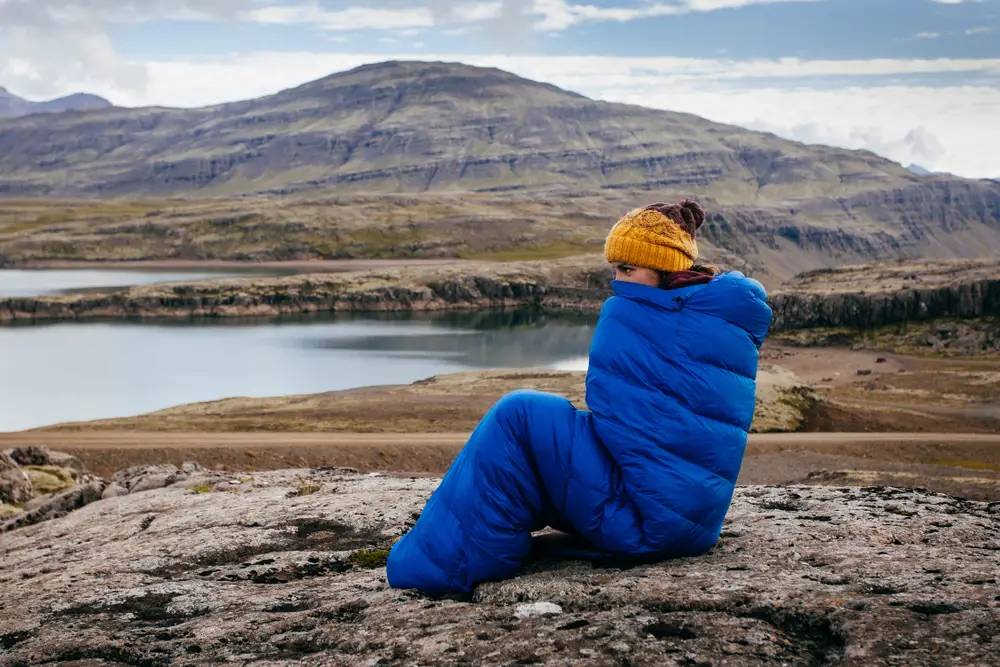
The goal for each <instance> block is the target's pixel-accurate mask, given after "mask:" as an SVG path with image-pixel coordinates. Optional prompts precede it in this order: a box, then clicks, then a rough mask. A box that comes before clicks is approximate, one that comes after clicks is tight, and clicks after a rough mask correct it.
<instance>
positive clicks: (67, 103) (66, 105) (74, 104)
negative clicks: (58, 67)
mask: <svg viewBox="0 0 1000 667" xmlns="http://www.w3.org/2000/svg"><path fill="white" fill-rule="evenodd" d="M111 106H112V104H111V102H109V101H107V100H106V99H104V98H103V97H98V96H97V95H90V94H87V93H76V94H74V95H67V96H66V97H60V98H58V99H54V100H49V101H47V102H31V101H29V100H26V99H24V98H22V97H18V96H17V95H14V94H13V93H11V92H10V91H8V90H7V89H6V88H2V87H0V118H13V117H17V116H27V115H29V114H34V113H45V112H50V113H51V112H59V111H83V110H85V109H105V108H108V107H111Z"/></svg>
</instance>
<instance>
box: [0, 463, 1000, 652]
mask: <svg viewBox="0 0 1000 667" xmlns="http://www.w3.org/2000/svg"><path fill="white" fill-rule="evenodd" d="M435 485H436V481H435V480H433V479H410V478H391V477H385V476H379V475H367V476H365V475H358V474H354V473H352V472H349V471H345V470H338V469H326V470H284V471H274V472H267V473H256V474H247V473H243V474H242V476H239V475H233V474H224V473H211V474H204V475H202V477H201V478H200V480H199V484H198V485H197V486H196V487H194V488H183V487H182V486H172V487H168V488H163V489H154V490H151V491H146V492H140V493H134V494H132V495H128V496H122V497H111V498H108V499H106V500H102V501H99V502H96V503H93V504H90V505H88V506H86V507H84V508H82V509H80V510H77V511H76V512H73V513H71V514H69V515H68V516H65V517H63V518H61V519H57V520H54V521H49V522H46V523H43V524H39V525H35V526H29V527H26V528H23V529H19V530H15V531H13V532H11V533H8V534H6V535H3V536H2V537H0V589H2V590H3V592H4V595H3V596H2V597H0V665H3V666H4V667H6V666H8V665H10V666H13V665H29V664H42V663H46V662H54V661H61V662H66V663H70V664H76V665H154V666H156V665H167V664H177V665H186V664H217V663H219V662H224V661H231V662H238V663H240V664H245V665H277V664H309V665H323V664H330V665H341V664H343V665H348V664H349V665H459V664H468V665H478V664H545V665H589V664H594V665H716V664H726V665H756V664H784V665H822V664H845V665H897V664H898V665H904V664H905V665H945V664H947V665H985V664H994V661H995V659H996V656H997V653H998V650H1000V609H998V604H1000V602H998V599H1000V586H998V577H1000V567H998V562H1000V558H998V554H1000V504H998V503H992V504H986V503H973V502H967V501H962V500H957V499H954V498H950V497H947V496H942V495H936V494H931V493H928V492H924V491H919V490H916V491H915V490H897V489H875V488H839V487H760V486H757V487H740V488H739V489H738V491H737V497H736V499H735V501H734V504H733V508H732V510H731V512H730V516H729V520H728V522H727V525H726V527H725V531H724V533H723V537H722V539H721V540H720V542H719V544H718V545H717V546H716V548H715V549H714V550H713V551H712V552H711V553H710V554H708V555H706V556H703V557H700V558H692V559H682V560H675V561H669V562H665V563H661V564H656V565H650V566H642V567H635V568H632V569H595V568H594V567H592V566H591V565H590V564H587V563H581V562H554V561H544V560H535V561H533V562H531V563H529V564H528V565H527V566H526V568H525V571H524V573H523V574H522V575H521V576H520V577H518V578H516V579H514V580H511V581H506V582H501V583H488V584H484V585H482V586H480V587H479V588H478V589H477V591H476V592H475V594H474V595H473V596H472V597H471V598H468V599H444V600H431V599H428V598H426V597H423V596H421V595H419V594H416V593H414V592H409V591H397V590H392V589H389V588H388V587H387V584H386V581H385V571H384V569H383V568H382V567H381V566H380V565H379V561H380V556H381V555H384V553H383V552H381V551H380V550H382V549H385V548H386V547H388V546H389V545H390V544H391V543H392V542H393V541H394V540H395V539H396V538H397V537H398V536H399V535H400V534H402V532H403V531H404V530H406V529H407V527H408V526H410V525H412V522H413V520H414V518H415V517H416V516H418V512H419V511H420V509H421V507H422V506H423V503H424V501H425V500H426V498H427V496H428V495H429V493H430V492H431V491H432V490H433V488H434V487H435Z"/></svg>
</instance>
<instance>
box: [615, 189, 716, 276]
mask: <svg viewBox="0 0 1000 667" xmlns="http://www.w3.org/2000/svg"><path fill="white" fill-rule="evenodd" d="M704 222H705V211H704V210H703V209H702V208H701V205H700V204H698V202H696V201H694V200H691V199H685V200H684V201H682V202H679V203H677V204H663V203H656V204H650V205H649V206H646V207H644V208H637V209H635V210H634V211H629V212H628V213H626V214H625V216H624V217H622V219H621V220H619V221H618V222H617V223H616V224H615V226H614V227H612V228H611V233H610V234H608V239H607V241H605V243H604V257H605V258H606V259H607V260H608V261H609V262H611V263H612V264H632V265H634V266H643V267H646V268H647V269H655V270H656V271H668V272H669V271H685V270H687V269H690V268H691V267H692V266H693V265H694V261H695V260H696V259H698V242H697V241H696V240H695V233H696V232H697V231H698V228H699V227H701V225H702V224H703V223H704Z"/></svg>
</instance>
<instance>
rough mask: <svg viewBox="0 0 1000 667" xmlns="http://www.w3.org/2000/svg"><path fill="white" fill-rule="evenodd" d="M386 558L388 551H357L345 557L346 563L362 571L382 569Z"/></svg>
mask: <svg viewBox="0 0 1000 667" xmlns="http://www.w3.org/2000/svg"><path fill="white" fill-rule="evenodd" d="M388 558H389V550H388V549H358V550H357V551H355V552H354V553H352V554H351V555H350V556H348V557H347V562H348V563H350V564H351V565H354V566H356V567H360V568H362V569H364V570H373V569H375V568H377V567H384V566H385V562H386V560H388Z"/></svg>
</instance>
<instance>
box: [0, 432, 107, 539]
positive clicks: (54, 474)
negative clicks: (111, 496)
mask: <svg viewBox="0 0 1000 667" xmlns="http://www.w3.org/2000/svg"><path fill="white" fill-rule="evenodd" d="M105 486H106V485H105V482H104V480H102V479H101V478H99V477H97V476H96V475H92V474H90V473H89V472H87V470H86V468H84V466H83V465H82V464H81V463H80V461H79V459H77V458H76V457H75V456H71V455H69V454H66V453H63V452H54V451H51V450H50V449H49V448H48V447H39V446H28V447H18V448H16V449H10V450H7V451H5V452H0V533H4V532H6V531H8V530H13V529H15V528H20V527H22V526H30V525H32V524H35V523H40V522H42V521H48V520H50V519H57V518H59V517H61V516H65V515H66V514H69V513H70V512H72V511H73V510H75V509H78V508H80V507H83V506H84V505H86V504H88V503H91V502H94V501H95V500H99V499H100V498H101V494H102V492H103V491H104V487H105Z"/></svg>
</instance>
